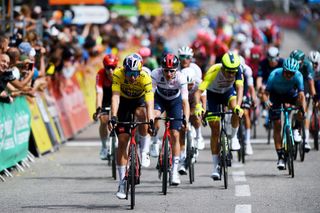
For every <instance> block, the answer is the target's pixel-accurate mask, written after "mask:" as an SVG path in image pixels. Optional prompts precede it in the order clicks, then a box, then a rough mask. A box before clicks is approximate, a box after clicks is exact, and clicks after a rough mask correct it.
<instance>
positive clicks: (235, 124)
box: [228, 95, 240, 150]
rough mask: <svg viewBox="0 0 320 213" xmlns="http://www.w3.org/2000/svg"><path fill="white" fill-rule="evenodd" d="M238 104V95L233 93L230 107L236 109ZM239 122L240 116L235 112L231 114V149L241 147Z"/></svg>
mask: <svg viewBox="0 0 320 213" xmlns="http://www.w3.org/2000/svg"><path fill="white" fill-rule="evenodd" d="M236 105H237V97H236V96H234V95H231V96H230V98H229V102H228V106H229V109H231V110H232V111H234V108H235V107H236ZM239 122H240V118H239V116H238V115H236V114H234V113H233V114H232V116H231V130H232V131H231V149H232V150H239V149H240V144H239V140H238V137H237V133H238V129H239Z"/></svg>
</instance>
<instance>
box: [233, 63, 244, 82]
mask: <svg viewBox="0 0 320 213" xmlns="http://www.w3.org/2000/svg"><path fill="white" fill-rule="evenodd" d="M243 75H244V74H243V69H242V68H240V67H239V69H238V72H237V74H236V81H235V84H236V85H237V86H243Z"/></svg>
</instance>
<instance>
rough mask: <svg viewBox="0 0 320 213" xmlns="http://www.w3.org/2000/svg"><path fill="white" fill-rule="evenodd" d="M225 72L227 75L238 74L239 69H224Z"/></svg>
mask: <svg viewBox="0 0 320 213" xmlns="http://www.w3.org/2000/svg"><path fill="white" fill-rule="evenodd" d="M224 71H226V72H227V73H232V74H235V73H236V72H238V69H227V68H224Z"/></svg>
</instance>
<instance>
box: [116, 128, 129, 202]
mask: <svg viewBox="0 0 320 213" xmlns="http://www.w3.org/2000/svg"><path fill="white" fill-rule="evenodd" d="M117 136H118V149H117V169H118V176H119V186H118V191H117V193H116V196H117V197H118V198H119V199H125V198H126V192H125V180H124V177H125V174H126V165H127V161H128V153H127V147H128V141H129V138H130V135H129V134H128V133H120V134H119V133H118V134H117Z"/></svg>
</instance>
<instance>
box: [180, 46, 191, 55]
mask: <svg viewBox="0 0 320 213" xmlns="http://www.w3.org/2000/svg"><path fill="white" fill-rule="evenodd" d="M178 55H179V56H181V55H185V56H191V57H192V56H193V50H192V49H191V48H190V47H188V46H183V47H181V48H180V49H179V50H178Z"/></svg>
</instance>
